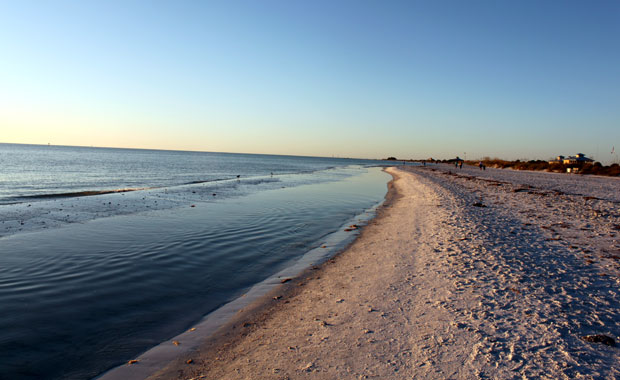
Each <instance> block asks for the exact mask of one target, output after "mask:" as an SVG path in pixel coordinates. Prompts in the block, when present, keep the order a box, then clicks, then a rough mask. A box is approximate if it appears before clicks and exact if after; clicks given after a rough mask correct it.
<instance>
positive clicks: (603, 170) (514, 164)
mask: <svg viewBox="0 0 620 380" xmlns="http://www.w3.org/2000/svg"><path fill="white" fill-rule="evenodd" d="M479 162H480V161H465V164H467V165H473V166H478V164H479ZM482 163H483V164H484V165H485V166H486V167H488V168H502V169H505V168H511V169H515V170H544V171H548V172H557V173H566V171H567V169H569V168H570V169H571V170H574V171H575V172H576V173H578V174H595V175H604V176H612V177H617V176H620V165H618V164H612V165H610V166H603V165H602V164H601V163H600V162H594V163H581V164H566V165H565V164H561V163H549V162H548V161H543V160H530V161H521V160H516V161H506V160H501V159H499V158H493V159H491V158H489V157H485V158H483V159H482Z"/></svg>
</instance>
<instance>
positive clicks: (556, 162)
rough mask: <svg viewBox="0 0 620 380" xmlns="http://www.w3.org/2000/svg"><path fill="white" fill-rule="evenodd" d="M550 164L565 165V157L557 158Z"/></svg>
mask: <svg viewBox="0 0 620 380" xmlns="http://www.w3.org/2000/svg"><path fill="white" fill-rule="evenodd" d="M549 163H550V164H562V163H564V156H557V157H556V158H555V160H551V161H549Z"/></svg>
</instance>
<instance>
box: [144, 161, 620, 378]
mask: <svg viewBox="0 0 620 380" xmlns="http://www.w3.org/2000/svg"><path fill="white" fill-rule="evenodd" d="M388 170H389V172H390V173H391V174H392V175H393V176H394V178H395V180H394V181H393V183H392V186H391V189H390V192H389V195H388V200H387V202H386V204H385V205H384V207H383V208H382V209H381V210H380V212H379V216H378V217H377V218H376V219H375V220H373V221H372V222H371V223H370V224H369V225H368V226H367V227H365V228H364V230H363V232H362V234H361V235H360V237H359V238H358V239H357V240H356V241H355V242H354V243H353V244H352V245H351V246H350V247H349V248H348V249H347V250H346V251H344V252H343V253H341V254H340V255H338V256H337V257H335V258H334V259H333V260H330V261H328V262H327V263H325V264H324V265H322V266H321V267H320V268H316V269H311V270H308V271H307V272H306V274H305V275H303V276H302V277H300V278H298V279H296V280H292V281H289V282H286V283H285V284H283V286H282V287H281V288H279V289H277V290H276V291H275V292H272V293H271V294H269V295H268V296H267V297H265V298H263V299H261V300H259V301H258V302H257V303H255V304H253V306H252V307H249V308H246V309H245V310H243V311H242V312H241V313H239V314H238V315H237V317H236V318H235V319H233V320H232V321H231V322H230V323H229V324H228V325H227V326H225V327H224V328H222V329H221V330H220V331H219V332H218V333H217V334H216V336H214V337H213V338H211V339H209V340H208V341H206V342H205V343H204V345H203V346H202V347H201V348H200V349H199V350H196V351H192V352H189V353H187V354H185V355H183V356H181V357H180V358H179V359H178V360H177V361H175V362H174V363H171V364H170V365H169V366H168V367H167V368H166V369H164V370H163V371H160V372H159V373H158V374H156V375H153V376H152V377H151V379H259V378H260V379H300V378H313V379H371V378H375V379H384V378H390V379H400V378H403V379H405V378H406V379H412V378H420V379H446V378H451V379H472V378H499V379H512V378H541V379H563V378H566V379H568V378H584V379H600V378H609V379H613V378H618V377H619V376H620V369H619V368H618V365H617V363H619V362H620V354H619V349H618V347H617V346H615V347H613V346H610V345H607V344H604V343H601V342H596V340H600V339H596V338H589V339H584V337H586V336H597V335H598V336H601V337H608V338H611V339H612V340H615V341H616V342H618V335H619V334H620V309H619V307H618V306H620V294H619V290H618V289H619V285H620V279H619V278H620V266H619V259H620V243H619V238H618V234H620V231H619V229H620V216H619V213H618V205H619V202H618V199H617V197H618V196H620V195H619V194H620V191H619V190H620V181H618V179H616V178H608V179H600V178H598V177H591V178H588V177H581V176H579V177H575V176H567V175H554V174H551V173H531V175H530V174H528V173H523V172H513V171H509V170H492V169H489V170H487V171H484V172H482V171H480V172H478V171H477V170H478V169H477V168H464V170H462V171H456V172H455V170H454V169H453V168H451V167H449V166H441V165H439V166H432V167H426V168H422V167H417V168H416V167H408V168H405V169H403V168H402V167H401V168H390V169H388ZM593 340H594V341H593ZM607 343H609V341H607ZM133 365H140V363H136V364H133Z"/></svg>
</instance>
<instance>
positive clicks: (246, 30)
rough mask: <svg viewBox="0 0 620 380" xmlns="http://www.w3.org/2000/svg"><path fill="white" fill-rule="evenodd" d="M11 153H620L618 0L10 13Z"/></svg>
mask: <svg viewBox="0 0 620 380" xmlns="http://www.w3.org/2000/svg"><path fill="white" fill-rule="evenodd" d="M0 142H16V143H40V144H47V143H52V144H66V145H87V146H90V145H94V146H117V147H138V148H140V147H143V148H161V149H187V150H202V151H228V152H252V153H275V154H298V155H319V156H332V155H335V156H342V157H344V156H352V157H368V158H375V157H387V156H397V157H399V158H425V157H429V156H433V157H436V158H450V157H454V156H455V155H460V156H463V154H464V153H465V152H466V155H467V158H478V157H482V156H499V157H502V158H509V159H514V158H542V159H546V158H549V157H552V156H555V155H558V154H563V155H568V154H574V153H577V152H583V153H586V154H588V155H591V156H594V157H595V158H597V159H599V160H602V161H604V162H609V161H610V160H611V159H612V158H613V157H612V156H611V155H610V151H611V149H612V147H613V146H615V147H616V150H620V1H617V0H612V1H551V0H549V1H499V0H492V1H476V0H468V1H460V0H458V1H457V0H455V1H442V0H438V1H430V0H429V1H413V0H410V1H402V2H400V1H339V0H338V1H331V0H330V1H290V0H286V1H285V0H282V1H269V0H266V1H258V0H257V1H217V2H215V1H129V0H123V1H75V0H73V1H29V0H16V1H2V0H0Z"/></svg>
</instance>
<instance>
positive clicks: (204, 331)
mask: <svg viewBox="0 0 620 380" xmlns="http://www.w3.org/2000/svg"><path fill="white" fill-rule="evenodd" d="M383 171H385V169H384V170H383ZM392 183H393V179H391V180H390V181H389V182H388V183H387V184H386V185H387V188H388V190H387V192H386V195H385V197H384V199H383V200H381V201H380V202H378V203H377V204H375V205H374V206H372V207H371V208H369V209H366V210H365V211H363V212H362V213H360V214H358V215H355V216H354V217H352V218H351V219H349V220H348V221H347V222H346V223H344V224H343V225H342V226H341V227H340V228H339V229H338V230H336V231H334V232H331V233H330V234H328V235H327V236H324V237H323V238H322V239H321V240H320V241H321V242H322V244H321V245H320V246H317V247H316V248H313V249H311V250H309V251H308V252H306V253H305V254H304V255H303V256H302V257H300V258H299V259H296V260H294V261H293V262H291V265H289V266H287V267H285V268H284V269H282V270H281V271H279V272H277V273H275V274H273V275H271V276H269V277H268V278H266V279H264V280H263V281H261V282H259V283H257V284H255V285H253V286H252V287H250V288H249V289H248V291H247V292H245V293H244V294H243V295H241V296H239V297H238V298H236V299H234V300H232V301H230V302H228V303H226V304H224V305H222V306H220V307H219V308H217V309H216V310H214V311H212V312H211V313H209V314H207V315H206V316H205V317H204V318H203V319H201V320H200V321H198V322H197V323H196V324H194V325H193V326H192V327H191V328H189V329H188V330H186V331H185V332H182V333H180V334H178V335H176V336H174V337H172V338H170V339H168V340H166V341H164V342H161V343H159V344H157V345H156V346H154V347H151V348H150V349H148V350H147V351H145V352H143V353H141V354H140V355H139V356H137V357H136V358H135V359H132V360H130V362H131V364H130V363H125V364H123V365H119V366H117V367H114V368H111V369H110V370H108V371H105V372H104V373H102V374H100V375H98V376H96V377H95V378H94V379H97V380H142V379H147V378H150V376H153V375H155V374H156V373H157V372H159V371H161V370H164V369H165V368H166V367H167V366H169V365H170V363H175V362H178V361H179V360H181V359H179V358H182V357H183V356H184V355H186V354H188V353H189V352H192V351H194V350H196V349H198V348H200V349H203V348H202V347H204V346H205V345H206V346H209V345H219V344H221V343H222V342H223V339H225V338H224V336H226V337H227V336H228V335H229V334H230V333H231V330H234V329H236V328H237V327H239V326H238V325H240V324H241V325H243V324H247V320H248V319H252V318H254V317H255V316H256V315H260V314H261V313H262V312H263V311H264V310H266V309H269V308H270V307H271V306H272V303H273V302H272V301H276V300H275V299H274V294H278V296H277V298H278V300H279V299H280V298H285V297H287V296H283V294H286V295H289V294H293V292H294V291H295V290H296V289H297V287H298V286H300V285H303V282H304V279H305V278H307V277H308V276H311V275H312V274H314V273H315V272H316V270H318V269H320V267H322V266H323V265H325V264H326V263H327V262H328V261H331V260H333V259H334V258H335V257H336V256H338V255H339V254H340V253H342V252H344V251H346V250H347V249H348V247H350V246H351V244H353V243H354V242H355V240H357V239H358V238H359V236H360V235H361V234H363V231H364V229H365V228H366V226H367V225H368V224H369V223H372V222H373V221H374V220H375V219H376V218H378V217H379V214H380V212H381V210H382V209H383V207H384V205H385V204H386V203H387V202H388V200H389V199H391V198H392V197H393V196H394V192H393V190H391V188H392ZM352 224H355V226H356V227H355V228H354V229H353V230H351V229H349V228H348V227H350V225H352ZM183 360H186V359H183ZM138 363H139V365H138Z"/></svg>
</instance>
